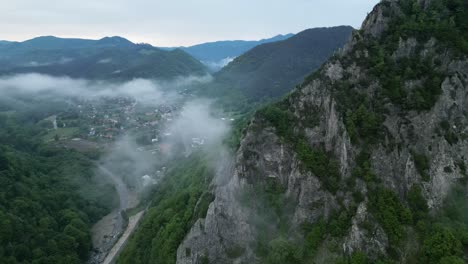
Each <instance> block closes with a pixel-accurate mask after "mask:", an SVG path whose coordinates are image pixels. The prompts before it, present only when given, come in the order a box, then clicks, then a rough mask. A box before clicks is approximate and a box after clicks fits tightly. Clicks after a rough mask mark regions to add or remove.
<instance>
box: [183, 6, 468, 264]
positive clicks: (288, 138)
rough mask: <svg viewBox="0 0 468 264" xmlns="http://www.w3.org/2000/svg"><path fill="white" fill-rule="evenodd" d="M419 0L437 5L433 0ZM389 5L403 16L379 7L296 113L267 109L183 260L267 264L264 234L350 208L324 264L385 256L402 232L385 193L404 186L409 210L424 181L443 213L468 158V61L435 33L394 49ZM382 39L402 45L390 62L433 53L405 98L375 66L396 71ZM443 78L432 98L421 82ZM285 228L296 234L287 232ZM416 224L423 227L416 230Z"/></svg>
mask: <svg viewBox="0 0 468 264" xmlns="http://www.w3.org/2000/svg"><path fill="white" fill-rule="evenodd" d="M419 4H420V5H421V6H423V7H426V6H428V5H429V1H419ZM388 12H390V13H391V14H393V16H395V14H401V13H402V11H401V10H400V8H399V1H383V2H382V3H381V4H379V5H378V6H377V7H376V8H375V9H374V10H373V12H372V13H371V14H369V16H368V18H367V19H366V21H365V22H364V24H363V27H362V30H361V31H359V32H358V31H357V32H355V33H353V38H352V39H351V40H350V41H349V43H348V44H347V45H346V46H345V47H344V48H343V50H342V51H341V52H339V54H338V55H337V56H335V57H334V58H332V59H331V60H330V61H329V62H327V63H326V64H325V65H323V67H322V68H321V69H320V70H319V71H318V72H317V73H315V74H314V75H313V76H312V78H310V79H309V80H307V81H306V83H305V84H303V85H302V86H301V87H300V88H298V89H296V90H295V91H294V92H293V93H292V94H291V95H290V96H289V97H288V98H287V99H286V100H285V101H283V102H281V104H280V105H279V106H278V108H281V111H282V112H283V113H287V114H284V117H281V118H280V117H278V115H280V114H278V113H280V112H274V113H275V114H273V115H270V116H269V115H268V114H262V113H259V114H257V115H256V117H255V119H254V120H252V122H251V124H250V125H249V127H248V128H247V132H246V135H245V137H244V139H243V140H242V143H241V146H240V148H239V150H238V152H237V157H236V160H235V167H234V169H233V171H232V172H231V173H230V174H229V176H228V180H227V181H225V182H223V183H222V184H219V185H218V187H217V189H216V198H215V201H214V202H213V203H212V204H211V205H210V209H209V211H208V214H207V217H206V219H202V220H200V221H199V222H197V223H196V224H195V226H194V227H193V228H192V230H191V232H190V233H189V234H188V235H187V237H186V239H185V241H184V243H183V244H182V245H181V246H180V247H179V250H178V256H177V257H178V258H177V263H256V262H261V256H259V255H261V253H258V251H259V246H258V241H259V240H261V239H259V237H262V236H263V237H265V236H266V237H267V238H266V239H267V240H268V239H270V240H271V239H273V238H274V237H275V235H273V234H275V233H276V234H278V233H282V236H286V237H287V238H288V239H289V240H300V241H302V240H303V238H301V235H300V233H301V231H300V230H301V228H302V227H303V224H304V223H312V224H318V223H320V221H321V220H322V219H326V220H328V221H331V220H330V219H333V217H334V215H335V213H336V212H348V213H347V214H346V213H345V214H343V213H341V214H339V217H338V220H337V222H339V223H341V222H345V223H349V228H347V229H345V231H344V232H342V234H341V233H339V234H337V235H325V236H323V237H322V238H323V241H324V242H323V243H322V244H321V245H322V246H319V247H318V248H316V249H314V250H315V251H316V253H315V254H314V256H312V257H311V258H312V259H313V261H315V262H316V263H333V262H334V261H336V257H337V256H342V255H344V256H349V255H351V254H352V253H353V252H363V253H365V254H366V255H367V256H369V257H370V258H371V259H374V260H375V259H377V258H378V257H379V256H387V255H388V254H389V246H390V244H391V242H392V241H394V240H395V235H394V233H393V232H394V231H395V230H392V229H391V228H389V227H388V226H386V225H385V223H382V221H381V220H379V216H378V213H376V212H375V210H376V209H375V199H378V198H375V197H379V196H380V195H383V194H382V193H379V190H389V191H390V192H392V193H395V194H396V197H397V199H399V200H400V201H402V202H401V203H402V204H403V207H402V210H401V211H404V210H403V208H404V207H405V204H406V202H405V201H406V198H407V196H408V193H409V192H410V190H411V189H412V187H413V186H420V187H421V189H422V195H423V196H424V198H425V199H426V201H427V205H428V207H429V208H430V209H431V210H432V211H433V212H435V211H437V210H438V209H439V208H440V207H441V206H442V203H443V200H444V198H445V197H446V196H447V193H448V192H449V189H450V187H451V186H452V185H453V184H454V183H455V182H456V181H457V180H458V179H460V178H462V177H463V174H465V172H464V170H466V169H464V167H465V165H464V164H467V163H468V141H467V138H468V137H467V135H468V121H467V119H468V118H467V113H468V87H467V86H468V60H467V59H466V56H465V55H464V56H456V55H455V54H454V52H453V49H452V48H449V47H446V46H444V44H441V43H440V42H439V41H438V40H436V39H435V38H429V39H422V40H421V39H417V38H414V37H408V38H399V40H398V42H397V45H396V46H395V48H391V49H390V48H388V47H387V46H384V44H382V42H383V41H384V40H385V39H384V40H380V41H381V42H380V43H379V39H380V38H381V36H382V35H384V34H386V30H388V28H389V27H390V26H391V23H392V17H391V16H390V17H389V15H388V14H386V13H388ZM376 40H377V41H376ZM369 43H371V44H369ZM375 43H377V47H379V45H380V46H381V48H380V50H382V51H384V52H387V53H389V52H390V54H389V55H388V56H387V57H385V60H389V61H393V62H396V63H402V65H403V63H404V62H405V61H407V60H417V61H424V63H425V64H427V65H428V66H429V67H428V68H429V69H430V70H428V72H423V73H420V74H419V73H418V74H412V73H408V74H407V73H405V76H406V75H408V76H410V77H408V78H403V77H402V78H398V79H397V80H398V84H399V85H398V87H400V88H399V89H400V90H398V92H399V93H400V94H398V95H394V94H392V92H394V90H391V89H392V86H391V85H390V84H388V83H391V82H390V81H388V80H387V79H385V78H384V77H382V78H380V77H379V76H380V75H382V76H383V75H385V74H384V73H380V75H379V74H376V73H375V71H376V68H378V67H383V69H385V70H390V69H392V68H385V67H386V66H382V64H379V63H374V62H372V63H370V62H369V61H370V60H373V59H374V58H375V57H376V56H377V55H378V54H379V51H380V50H379V49H377V52H376V51H375V46H376V44H375ZM376 54H377V55H376ZM414 58H417V59H414ZM401 67H404V66H401ZM408 68H411V67H407V71H410V69H408ZM384 72H385V71H384ZM435 75H437V76H440V77H437V78H435V77H433V76H435ZM371 76H374V77H371ZM432 79H434V80H435V81H434V83H436V84H435V85H432V86H431V87H435V92H434V94H435V96H433V95H432V94H431V95H427V96H426V95H421V93H424V90H421V87H426V88H427V89H429V86H430V83H429V81H428V80H432ZM388 87H390V88H388ZM395 93H397V92H395ZM421 97H423V98H424V100H426V101H424V100H423V99H421ZM428 98H429V99H428ZM430 100H432V101H431V102H430V103H428V102H427V101H430ZM413 101H417V102H419V101H422V103H421V104H416V103H414V102H413ZM355 113H358V114H355ZM272 116H273V118H272ZM278 119H279V120H280V121H278ZM284 120H287V121H284ZM281 122H283V123H284V122H286V125H284V124H283V123H281ZM304 142H305V143H304ZM304 145H306V147H304ZM304 148H305V149H309V148H310V149H312V150H317V151H318V152H312V153H314V155H315V156H318V155H319V154H320V153H325V154H326V157H327V158H328V160H325V161H324V160H320V161H316V159H314V158H313V157H312V158H311V156H310V155H308V153H307V151H305V150H304ZM304 152H306V153H305V154H304ZM317 153H318V154H317ZM363 153H364V154H365V155H364V154H363ZM314 155H312V156H314ZM362 156H365V157H366V158H365V162H363V161H362V159H363V158H362ZM311 160H312V161H311ZM334 162H335V163H336V164H337V170H338V171H339V176H338V177H337V178H336V182H334V181H333V179H332V177H331V175H334V173H333V170H334V168H335V166H333V164H335V163H334ZM317 163H318V165H317ZM323 163H325V164H328V165H325V168H326V170H328V171H327V172H328V174H327V173H326V175H324V174H323V170H321V169H317V167H320V166H322V164H323ZM310 164H312V165H310ZM357 169H359V170H358V173H356V171H357ZM356 174H358V176H357V177H356ZM362 175H367V176H362ZM366 177H367V178H366ZM272 183H273V186H276V184H279V185H280V186H281V187H282V188H280V189H281V195H282V197H284V199H285V200H286V201H287V202H283V203H281V207H282V211H281V212H276V213H275V214H273V216H272V215H271V214H270V213H268V212H265V210H267V211H268V210H272V211H275V210H276V209H277V207H275V205H271V203H268V202H265V199H264V198H263V196H262V195H261V193H264V192H266V193H267V197H270V200H273V201H276V202H277V200H275V199H276V198H271V197H272V196H268V195H271V194H272V193H273V192H272V191H271V185H272ZM377 185H378V186H381V187H379V188H380V189H379V188H377V189H376V187H375V186H377ZM376 190H377V191H376ZM373 192H374V193H373ZM375 193H376V194H375ZM356 196H363V197H362V198H359V199H358V198H356ZM274 197H276V196H274ZM373 197H374V198H373ZM282 201H284V200H282ZM265 208H266V209H265ZM343 215H344V216H343ZM275 216H276V218H275ZM342 216H343V217H342ZM284 218H286V220H285V219H284ZM341 218H343V219H344V220H343V221H341V220H340V219H341ZM401 218H404V216H402V217H401ZM340 221H341V222H340ZM401 221H404V220H401ZM285 225H286V226H287V228H286V230H287V231H286V232H282V231H281V230H283V229H284V226H285ZM333 226H334V225H328V226H327V228H332V227H333ZM369 226H370V227H369ZM327 232H330V233H333V230H332V231H330V230H328V231H327ZM401 232H403V231H401ZM404 232H406V233H408V234H411V232H413V231H412V228H410V227H408V228H406V229H405V230H404ZM285 233H286V234H285ZM265 234H267V235H265ZM268 234H271V237H269V236H268ZM405 243H406V242H405ZM330 245H332V246H330ZM333 246H334V247H336V248H335V249H334V250H330V249H329V248H330V247H333ZM260 248H261V247H260ZM408 248H409V246H407V247H406V248H405V247H402V248H399V249H397V250H396V251H397V252H396V253H394V254H396V255H398V256H397V258H398V261H400V262H402V263H407V262H411V258H410V256H409V255H410V254H411V252H410V251H411V249H408Z"/></svg>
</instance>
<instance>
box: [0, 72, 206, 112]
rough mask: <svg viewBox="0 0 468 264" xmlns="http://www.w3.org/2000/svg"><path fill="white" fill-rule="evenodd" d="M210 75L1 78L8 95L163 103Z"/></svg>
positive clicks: (1, 86) (4, 93) (0, 89)
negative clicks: (122, 98) (120, 78)
mask: <svg viewBox="0 0 468 264" xmlns="http://www.w3.org/2000/svg"><path fill="white" fill-rule="evenodd" d="M211 79H212V77H211V76H209V75H208V76H188V77H178V78H175V79H174V80H172V81H158V80H148V79H134V80H131V81H128V82H124V83H114V82H107V81H89V80H85V79H72V78H69V77H52V76H49V75H43V74H37V73H28V74H19V75H14V76H6V77H2V78H0V93H1V94H2V96H8V95H37V96H43V97H47V96H54V97H55V96H61V97H67V96H68V97H81V98H87V99H92V98H96V97H117V96H129V97H133V98H135V99H136V100H137V101H140V102H142V103H148V104H154V105H157V104H160V103H162V102H163V101H164V102H167V101H171V100H175V99H176V98H177V92H176V90H178V89H180V88H183V87H186V86H187V87H188V86H190V85H192V84H197V83H206V82H210V81H211Z"/></svg>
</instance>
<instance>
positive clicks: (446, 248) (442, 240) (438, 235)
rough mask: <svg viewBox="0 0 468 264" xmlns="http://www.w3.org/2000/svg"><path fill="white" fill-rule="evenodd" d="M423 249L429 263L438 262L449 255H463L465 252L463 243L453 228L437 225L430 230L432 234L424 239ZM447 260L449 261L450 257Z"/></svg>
mask: <svg viewBox="0 0 468 264" xmlns="http://www.w3.org/2000/svg"><path fill="white" fill-rule="evenodd" d="M423 251H424V255H425V257H426V259H427V260H428V261H429V263H438V261H439V260H441V259H442V258H447V257H451V258H452V259H453V257H457V256H460V255H462V252H463V251H462V244H461V243H460V241H459V240H458V239H457V238H456V237H455V235H454V234H453V232H452V230H450V229H448V228H443V227H437V228H436V229H435V230H433V231H431V232H430V235H429V236H428V237H426V238H425V240H424V245H423ZM445 261H449V259H446V260H445ZM449 263H450V262H449ZM455 263H456V262H455Z"/></svg>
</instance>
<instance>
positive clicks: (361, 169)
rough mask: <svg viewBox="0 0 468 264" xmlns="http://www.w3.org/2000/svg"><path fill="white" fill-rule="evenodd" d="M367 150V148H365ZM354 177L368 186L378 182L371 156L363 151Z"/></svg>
mask: <svg viewBox="0 0 468 264" xmlns="http://www.w3.org/2000/svg"><path fill="white" fill-rule="evenodd" d="M364 149H366V147H364ZM353 177H358V178H361V179H363V180H364V181H365V182H366V183H367V184H371V183H373V182H375V181H376V176H375V174H374V172H373V171H372V168H371V163H370V154H369V153H368V152H367V151H365V150H363V151H361V153H359V155H358V156H357V158H356V167H355V168H354V169H353Z"/></svg>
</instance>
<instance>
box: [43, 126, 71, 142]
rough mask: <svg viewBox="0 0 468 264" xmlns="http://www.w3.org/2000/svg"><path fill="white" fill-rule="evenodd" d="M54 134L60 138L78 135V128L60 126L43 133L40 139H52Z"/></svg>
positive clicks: (47, 140)
mask: <svg viewBox="0 0 468 264" xmlns="http://www.w3.org/2000/svg"><path fill="white" fill-rule="evenodd" d="M55 135H58V136H59V138H60V139H62V138H73V137H74V136H77V135H78V128H77V127H61V128H58V129H57V130H50V131H49V132H48V133H47V134H45V135H44V136H43V137H42V139H43V140H44V141H46V142H49V141H53V140H54V137H55Z"/></svg>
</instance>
